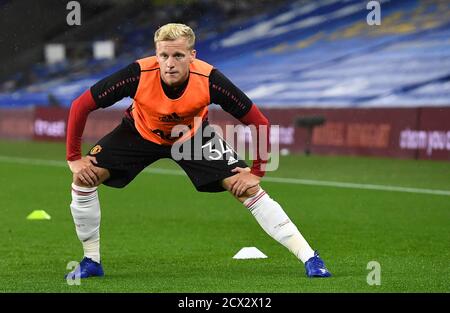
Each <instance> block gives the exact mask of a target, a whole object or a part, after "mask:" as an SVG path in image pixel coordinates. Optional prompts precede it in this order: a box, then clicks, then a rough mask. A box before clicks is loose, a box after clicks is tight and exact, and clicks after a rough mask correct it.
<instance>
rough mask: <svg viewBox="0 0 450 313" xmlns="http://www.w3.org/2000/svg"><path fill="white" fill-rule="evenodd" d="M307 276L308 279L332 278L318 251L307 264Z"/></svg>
mask: <svg viewBox="0 0 450 313" xmlns="http://www.w3.org/2000/svg"><path fill="white" fill-rule="evenodd" d="M305 269H306V276H308V277H330V276H331V273H330V272H329V271H328V270H327V268H326V267H325V264H324V263H323V261H322V259H321V258H320V257H319V254H318V253H317V251H315V252H314V256H313V257H312V258H310V259H309V260H308V261H306V263H305Z"/></svg>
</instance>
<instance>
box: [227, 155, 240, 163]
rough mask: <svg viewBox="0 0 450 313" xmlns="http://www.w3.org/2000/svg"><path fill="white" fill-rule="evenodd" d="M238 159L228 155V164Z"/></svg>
mask: <svg viewBox="0 0 450 313" xmlns="http://www.w3.org/2000/svg"><path fill="white" fill-rule="evenodd" d="M237 162H238V160H236V159H235V158H234V157H233V156H230V158H229V159H228V165H231V164H234V163H237Z"/></svg>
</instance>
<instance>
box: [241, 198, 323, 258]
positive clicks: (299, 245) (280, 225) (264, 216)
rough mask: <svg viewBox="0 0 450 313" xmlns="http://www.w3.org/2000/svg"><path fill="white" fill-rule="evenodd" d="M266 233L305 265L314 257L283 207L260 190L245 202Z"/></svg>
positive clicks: (312, 251)
mask: <svg viewBox="0 0 450 313" xmlns="http://www.w3.org/2000/svg"><path fill="white" fill-rule="evenodd" d="M244 205H245V206H246V207H247V208H248V209H249V210H250V212H251V213H252V214H253V216H254V217H255V218H256V220H257V221H258V223H259V225H261V227H262V228H263V229H264V231H265V232H266V233H267V234H269V235H270V236H271V237H272V238H273V239H275V240H276V241H278V242H279V243H281V244H282V245H283V246H285V247H286V248H288V249H289V251H291V252H292V253H293V254H294V255H295V256H296V257H297V258H298V259H300V260H301V261H302V262H303V263H305V262H306V261H308V260H309V259H310V258H311V257H313V256H314V250H312V249H311V247H310V246H309V244H308V242H307V241H306V240H305V238H303V236H302V234H301V233H300V232H299V230H298V229H297V227H296V226H295V225H294V223H292V221H291V220H290V219H289V217H288V216H287V215H286V213H285V212H284V210H283V209H282V208H281V206H280V205H279V204H278V203H277V202H276V201H274V200H273V199H272V198H270V197H269V195H268V194H266V192H265V191H264V190H262V189H260V190H259V191H258V192H257V193H256V195H254V196H253V197H251V198H248V199H247V200H245V201H244Z"/></svg>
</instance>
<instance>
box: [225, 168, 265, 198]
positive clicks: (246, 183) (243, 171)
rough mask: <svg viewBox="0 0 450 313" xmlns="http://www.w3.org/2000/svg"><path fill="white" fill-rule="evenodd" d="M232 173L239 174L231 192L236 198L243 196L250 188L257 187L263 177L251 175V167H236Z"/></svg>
mask: <svg viewBox="0 0 450 313" xmlns="http://www.w3.org/2000/svg"><path fill="white" fill-rule="evenodd" d="M232 172H233V173H238V174H236V175H235V176H234V177H236V180H235V181H234V182H233V184H232V185H231V190H230V191H231V193H232V194H233V195H234V196H235V197H240V196H242V195H243V194H244V192H245V191H246V190H247V189H248V188H251V187H254V186H257V185H258V184H259V182H260V180H261V177H259V176H256V175H253V174H252V173H250V168H249V167H246V168H242V167H236V168H235V169H233V170H232Z"/></svg>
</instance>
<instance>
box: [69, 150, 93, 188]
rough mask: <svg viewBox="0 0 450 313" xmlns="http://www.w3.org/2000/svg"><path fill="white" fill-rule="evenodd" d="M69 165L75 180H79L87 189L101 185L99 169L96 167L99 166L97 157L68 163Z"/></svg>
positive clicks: (88, 157) (85, 157)
mask: <svg viewBox="0 0 450 313" xmlns="http://www.w3.org/2000/svg"><path fill="white" fill-rule="evenodd" d="M67 164H69V168H70V170H71V171H72V173H73V174H74V178H78V180H79V181H80V182H81V183H83V184H85V185H86V186H87V187H95V186H97V185H98V184H99V175H98V168H97V167H95V166H94V164H97V160H96V159H95V157H93V156H90V155H88V156H84V157H82V158H81V159H79V160H76V161H67Z"/></svg>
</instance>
